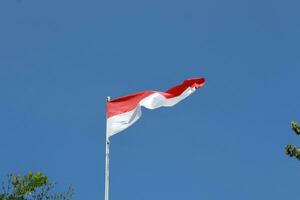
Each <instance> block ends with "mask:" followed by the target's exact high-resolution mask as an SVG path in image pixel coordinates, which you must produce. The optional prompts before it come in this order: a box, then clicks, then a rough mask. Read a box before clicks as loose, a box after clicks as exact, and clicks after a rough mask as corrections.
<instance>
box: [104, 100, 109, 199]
mask: <svg viewBox="0 0 300 200" xmlns="http://www.w3.org/2000/svg"><path fill="white" fill-rule="evenodd" d="M106 101H107V102H109V101H110V97H107V99H106ZM105 146H106V150H105V191H104V192H105V200H109V146H110V141H109V136H108V134H107V127H106V141H105Z"/></svg>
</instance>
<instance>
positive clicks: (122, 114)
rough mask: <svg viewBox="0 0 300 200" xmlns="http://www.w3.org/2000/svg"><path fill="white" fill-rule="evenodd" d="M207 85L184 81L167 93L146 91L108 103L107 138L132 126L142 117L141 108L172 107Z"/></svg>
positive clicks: (201, 79)
mask: <svg viewBox="0 0 300 200" xmlns="http://www.w3.org/2000/svg"><path fill="white" fill-rule="evenodd" d="M204 83H205V79H204V78H193V79H188V80H185V81H183V83H181V84H180V85H177V86H175V87H172V88H171V89H169V90H167V91H165V92H159V91H152V90H146V91H143V92H138V93H134V94H130V95H127V96H123V97H120V98H117V99H113V100H111V101H108V102H107V125H106V131H107V137H110V136H112V135H114V134H116V133H119V132H120V131H123V130H124V129H126V128H128V127H129V126H131V125H132V124H133V123H135V122H136V121H137V120H138V119H139V118H140V117H141V115H142V112H141V107H142V106H143V107H145V108H148V109H156V108H159V107H162V106H163V107H171V106H174V105H176V104H177V103H178V102H180V101H181V100H183V99H185V98H186V97H188V96H189V95H191V94H192V93H193V92H195V91H196V89H198V88H200V87H202V86H203V85H204Z"/></svg>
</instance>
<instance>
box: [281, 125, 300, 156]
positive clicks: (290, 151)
mask: <svg viewBox="0 0 300 200" xmlns="http://www.w3.org/2000/svg"><path fill="white" fill-rule="evenodd" d="M291 127H292V129H293V131H294V132H295V133H296V134H297V135H300V126H299V125H298V124H297V123H296V122H295V121H292V122H291ZM285 153H286V154H287V155H289V156H290V157H295V158H297V159H299V160H300V148H297V147H296V146H295V145H292V144H288V145H286V146H285Z"/></svg>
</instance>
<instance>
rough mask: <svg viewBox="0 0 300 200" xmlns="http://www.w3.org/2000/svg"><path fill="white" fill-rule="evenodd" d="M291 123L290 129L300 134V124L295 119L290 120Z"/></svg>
mask: <svg viewBox="0 0 300 200" xmlns="http://www.w3.org/2000/svg"><path fill="white" fill-rule="evenodd" d="M291 125H292V129H293V130H294V131H295V133H296V134H297V135H300V126H299V125H298V124H297V123H296V122H295V121H292V122H291Z"/></svg>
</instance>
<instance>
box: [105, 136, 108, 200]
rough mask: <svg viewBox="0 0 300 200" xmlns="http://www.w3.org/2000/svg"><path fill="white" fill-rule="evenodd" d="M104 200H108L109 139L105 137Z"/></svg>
mask: <svg viewBox="0 0 300 200" xmlns="http://www.w3.org/2000/svg"><path fill="white" fill-rule="evenodd" d="M105 200H109V139H108V137H106V156H105Z"/></svg>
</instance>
